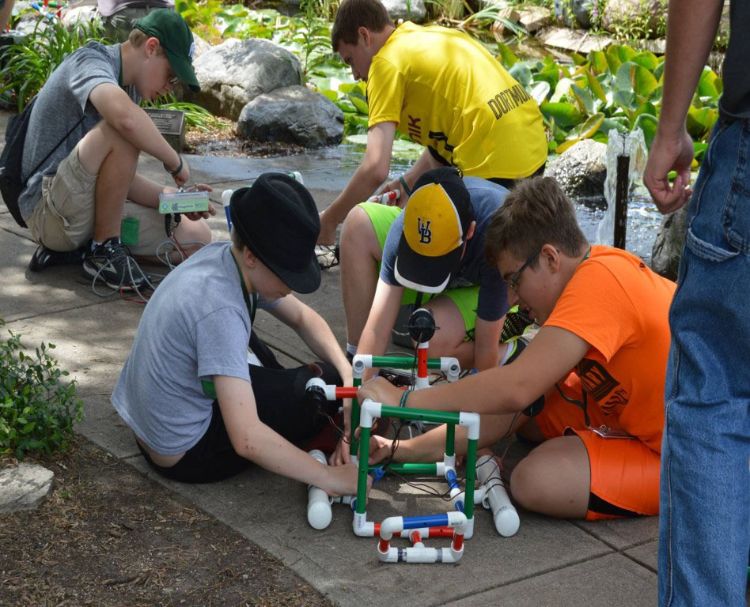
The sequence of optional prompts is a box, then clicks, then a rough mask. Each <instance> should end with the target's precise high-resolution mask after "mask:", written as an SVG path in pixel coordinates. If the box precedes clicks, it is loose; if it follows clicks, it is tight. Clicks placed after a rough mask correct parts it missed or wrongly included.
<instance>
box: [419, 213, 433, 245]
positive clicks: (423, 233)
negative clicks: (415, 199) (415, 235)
mask: <svg viewBox="0 0 750 607" xmlns="http://www.w3.org/2000/svg"><path fill="white" fill-rule="evenodd" d="M417 230H418V231H419V242H421V243H424V244H430V241H431V240H432V232H431V231H430V221H429V220H427V221H422V218H421V217H417Z"/></svg>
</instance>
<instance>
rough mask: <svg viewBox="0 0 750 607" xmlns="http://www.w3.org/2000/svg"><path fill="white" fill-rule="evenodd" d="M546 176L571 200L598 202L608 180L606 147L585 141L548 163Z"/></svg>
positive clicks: (595, 142) (602, 144) (596, 142)
mask: <svg viewBox="0 0 750 607" xmlns="http://www.w3.org/2000/svg"><path fill="white" fill-rule="evenodd" d="M545 175H547V176H548V177H554V178H555V179H556V180H557V181H558V183H559V184H560V187H562V189H563V190H564V191H565V193H566V194H567V195H568V196H569V197H571V198H577V199H580V198H583V199H585V198H591V199H601V198H602V197H603V196H604V180H605V179H606V178H607V146H606V145H605V144H604V143H599V142H598V141H594V140H593V139H584V140H583V141H579V142H578V143H576V144H575V145H574V146H572V147H570V148H568V149H567V150H565V151H564V152H563V153H562V154H560V155H559V156H558V157H557V158H554V159H552V160H551V161H549V163H548V164H547V170H546V171H545Z"/></svg>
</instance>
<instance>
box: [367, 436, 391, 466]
mask: <svg viewBox="0 0 750 607" xmlns="http://www.w3.org/2000/svg"><path fill="white" fill-rule="evenodd" d="M392 449H393V441H392V440H391V439H390V438H385V437H384V436H379V435H377V434H376V435H374V436H371V437H370V461H369V462H368V464H370V465H373V464H379V463H380V462H382V461H383V460H385V459H388V458H389V457H390V456H391V450H392Z"/></svg>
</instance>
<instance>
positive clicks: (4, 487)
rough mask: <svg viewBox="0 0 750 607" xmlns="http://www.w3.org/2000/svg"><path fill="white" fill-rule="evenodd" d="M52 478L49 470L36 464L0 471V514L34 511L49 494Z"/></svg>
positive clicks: (19, 465)
mask: <svg viewBox="0 0 750 607" xmlns="http://www.w3.org/2000/svg"><path fill="white" fill-rule="evenodd" d="M54 478H55V475H54V473H53V472H52V471H51V470H47V468H44V467H43V466H39V465H37V464H26V463H21V464H18V465H17V466H12V467H10V468H4V469H2V470H0V514H2V513H6V512H16V511H18V510H34V509H35V508H36V507H37V506H39V504H40V503H41V502H42V500H44V499H45V498H46V497H47V495H48V494H49V492H50V490H51V489H52V481H53V480H54Z"/></svg>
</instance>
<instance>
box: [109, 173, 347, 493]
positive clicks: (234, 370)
mask: <svg viewBox="0 0 750 607" xmlns="http://www.w3.org/2000/svg"><path fill="white" fill-rule="evenodd" d="M230 213H231V218H232V224H233V226H234V227H233V231H232V242H231V243H214V244H211V245H208V246H206V247H204V248H203V249H202V250H201V251H199V252H197V253H196V254H195V255H193V256H192V257H191V258H190V259H188V260H187V261H186V262H185V263H183V264H181V265H180V266H179V267H178V268H177V269H175V270H174V271H172V272H171V273H170V274H169V275H168V276H167V277H166V278H165V279H164V281H163V282H162V283H161V284H160V285H159V287H158V288H157V289H156V291H155V292H154V295H153V296H152V297H151V300H150V301H149V303H148V304H147V306H146V309H145V311H144V314H143V318H142V319H141V323H140V325H139V327H138V331H137V333H136V336H135V341H134V343H133V349H132V351H131V353H130V356H129V358H128V360H127V362H126V363H125V366H124V368H123V370H122V373H121V375H120V378H119V381H118V383H117V386H116V387H115V390H114V392H113V394H112V402H113V404H114V406H115V408H116V409H117V411H118V413H119V414H120V416H121V417H122V418H123V419H124V420H125V422H126V423H127V424H128V426H129V427H130V428H131V429H132V430H133V432H134V434H135V437H136V440H137V442H138V445H139V447H140V448H141V450H142V451H143V453H144V455H145V457H146V459H147V461H148V462H149V464H150V465H151V466H153V467H154V468H155V469H156V470H157V471H158V472H159V473H160V474H162V475H164V476H166V477H168V478H171V479H174V480H179V481H183V482H209V481H215V480H221V479H223V478H227V477H229V476H232V475H234V474H236V473H238V472H240V471H241V470H243V469H244V468H246V467H247V466H248V465H249V464H250V463H251V462H253V463H256V464H258V465H260V466H262V467H264V468H267V469H269V470H272V471H273V472H276V473H278V474H282V475H284V476H288V477H290V478H293V479H296V480H300V481H303V482H306V483H312V484H314V485H316V486H318V487H321V488H323V489H324V490H326V491H327V492H329V493H330V494H351V493H354V491H355V488H356V484H357V481H356V472H357V471H356V468H355V467H354V466H350V467H346V468H342V469H336V468H329V467H327V466H325V465H323V464H321V463H320V462H318V461H316V460H315V459H313V458H312V457H310V456H309V455H308V454H307V453H305V452H304V451H302V450H300V449H299V448H297V447H296V446H295V444H300V443H301V442H303V441H305V440H306V439H309V438H311V437H313V436H315V435H316V434H317V433H318V431H320V430H321V428H322V427H323V425H325V424H326V423H328V422H327V418H326V417H325V415H321V414H320V412H319V411H318V409H317V406H316V404H315V403H314V402H311V401H310V400H308V399H307V398H306V396H305V390H304V386H305V383H306V382H307V380H309V379H310V378H312V377H314V376H317V375H321V374H322V375H323V378H324V381H326V383H337V384H338V383H340V382H343V383H348V384H351V367H350V366H349V364H348V361H347V360H346V357H345V356H344V353H343V352H342V351H341V349H340V348H339V346H338V343H337V342H336V338H335V337H334V335H333V333H332V332H331V329H330V328H329V327H328V325H327V324H326V322H325V321H324V320H323V318H322V317H321V316H320V315H319V314H318V313H317V312H315V311H314V310H312V309H311V308H310V307H309V306H307V305H305V304H303V303H302V302H301V301H300V300H299V299H297V298H296V297H295V296H294V295H292V294H290V292H291V291H298V292H301V293H311V292H313V291H315V290H316V289H317V288H318V286H319V285H320V268H319V266H318V264H317V260H316V257H315V242H316V240H317V237H318V232H319V230H320V222H319V219H318V213H317V210H316V208H315V203H314V202H313V200H312V197H311V196H310V193H309V192H308V191H307V190H306V189H305V187H304V186H303V185H301V184H299V183H298V182H296V181H295V180H294V179H292V178H291V177H288V176H287V175H284V174H281V173H266V174H263V175H261V176H260V177H259V178H258V179H257V180H256V181H255V183H254V184H253V185H252V187H249V188H242V189H239V190H237V191H235V192H234V194H233V195H232V198H231V206H230ZM256 308H261V309H265V310H267V311H268V312H269V313H270V314H272V315H273V316H274V317H276V318H277V319H278V320H280V321H282V322H283V323H285V324H286V325H288V326H289V327H291V328H292V329H293V330H294V331H295V332H296V333H297V334H298V335H299V336H300V337H301V338H302V340H303V341H304V342H305V343H306V344H307V346H308V347H309V348H310V349H311V350H312V351H313V352H314V353H315V355H316V356H318V357H319V358H320V360H321V362H319V363H316V364H313V365H305V366H303V367H300V368H298V369H282V368H281V367H280V365H278V363H277V362H276V361H275V358H274V357H273V356H272V355H270V356H269V350H268V348H267V347H265V348H264V347H263V346H264V345H263V344H262V342H259V341H258V340H257V336H256V332H255V327H254V326H253V319H254V317H255V310H256ZM249 361H250V364H248V362H249ZM261 363H262V364H261ZM328 413H330V412H328Z"/></svg>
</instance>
